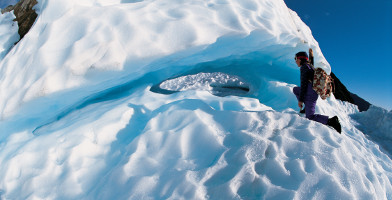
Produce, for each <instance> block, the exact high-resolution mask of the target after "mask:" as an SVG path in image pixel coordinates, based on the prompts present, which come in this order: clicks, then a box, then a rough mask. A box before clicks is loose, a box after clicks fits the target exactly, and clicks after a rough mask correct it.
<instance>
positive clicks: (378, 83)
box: [284, 0, 392, 110]
mask: <svg viewBox="0 0 392 200" xmlns="http://www.w3.org/2000/svg"><path fill="white" fill-rule="evenodd" d="M284 1H285V3H286V5H287V6H288V7H289V8H290V9H292V10H294V11H295V12H297V14H298V15H299V16H300V17H301V19H302V21H304V22H305V23H306V24H307V25H308V26H309V27H310V29H311V30H312V33H313V36H314V38H315V39H316V40H317V41H318V43H319V45H320V48H321V50H322V52H323V54H324V56H325V57H326V59H327V60H328V62H329V63H330V64H331V67H332V71H333V72H334V73H335V74H336V76H337V77H338V78H339V79H340V81H341V82H342V83H343V84H344V85H345V86H346V87H347V89H348V90H349V91H350V92H352V93H355V94H357V95H358V96H360V97H362V98H364V99H365V100H367V101H369V102H370V103H371V104H374V105H376V106H380V107H383V108H386V109H388V110H391V109H392V0H373V1H365V0H344V1H342V0H328V1H325V0H284Z"/></svg>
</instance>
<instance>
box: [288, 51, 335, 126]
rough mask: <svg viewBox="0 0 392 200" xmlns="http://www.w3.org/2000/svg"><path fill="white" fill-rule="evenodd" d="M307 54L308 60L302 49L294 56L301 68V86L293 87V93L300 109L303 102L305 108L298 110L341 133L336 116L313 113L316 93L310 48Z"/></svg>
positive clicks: (316, 97)
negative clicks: (330, 116)
mask: <svg viewBox="0 0 392 200" xmlns="http://www.w3.org/2000/svg"><path fill="white" fill-rule="evenodd" d="M309 55H310V58H311V59H310V62H309V57H308V54H307V53H306V52H303V51H302V52H298V53H297V54H296V55H295V58H294V59H295V62H296V64H297V66H298V67H300V70H301V87H294V88H293V93H294V94H295V96H296V97H297V99H298V107H299V108H300V109H302V108H303V104H305V108H304V109H303V110H301V111H300V112H301V113H305V114H306V118H308V119H310V120H313V121H317V122H320V123H322V124H325V125H328V126H331V127H333V128H334V129H335V130H336V131H337V132H339V133H341V125H340V122H339V118H338V117H337V116H334V117H332V118H328V116H325V115H320V114H315V109H316V102H317V99H318V94H317V93H316V92H315V91H314V90H313V88H312V86H313V76H314V71H313V67H312V66H311V62H313V51H312V49H309Z"/></svg>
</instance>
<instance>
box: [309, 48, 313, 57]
mask: <svg viewBox="0 0 392 200" xmlns="http://www.w3.org/2000/svg"><path fill="white" fill-rule="evenodd" d="M309 56H312V57H313V49H312V48H309Z"/></svg>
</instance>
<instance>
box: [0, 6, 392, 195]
mask: <svg viewBox="0 0 392 200" xmlns="http://www.w3.org/2000/svg"><path fill="white" fill-rule="evenodd" d="M36 8H37V10H38V12H39V16H38V18H37V21H36V23H35V24H34V26H33V27H32V29H31V30H30V32H29V33H28V34H27V35H26V36H25V37H24V38H23V39H22V40H21V41H20V42H19V43H18V44H17V45H16V46H15V47H13V48H12V49H11V50H10V51H9V52H8V51H7V50H4V51H5V52H6V53H8V54H7V55H6V56H5V57H4V58H2V60H1V62H0V96H1V98H0V116H1V118H0V120H1V121H0V133H1V134H0V163H1V164H0V198H2V199H312V198H313V199H391V198H392V186H391V178H392V161H391V159H390V157H388V155H389V154H388V152H386V151H387V150H385V149H382V148H380V147H379V144H378V143H377V141H376V142H374V141H373V140H369V139H368V138H367V137H366V134H364V133H363V132H361V130H362V131H366V130H367V129H365V128H370V130H375V129H376V128H374V127H371V126H369V124H366V123H364V121H367V119H370V120H373V121H374V120H376V119H378V118H377V117H375V114H373V113H371V112H367V113H366V114H364V113H359V112H358V109H357V107H356V106H354V105H351V104H348V103H344V102H340V101H338V100H336V99H334V97H332V98H330V99H328V100H326V101H321V100H320V101H319V102H318V107H317V108H316V112H318V113H323V114H326V115H329V116H333V115H338V116H339V118H340V119H341V122H342V126H343V132H342V135H339V134H338V133H337V132H335V131H334V130H332V129H331V128H329V127H327V126H324V125H322V124H319V123H316V122H312V121H309V120H307V119H305V118H304V117H302V116H299V115H298V114H297V111H296V110H297V106H296V104H297V102H296V99H295V97H294V95H293V94H292V93H291V90H292V88H293V87H294V86H295V84H296V85H298V84H299V80H298V79H299V70H298V68H297V67H296V66H295V63H294V61H293V56H294V54H295V53H296V52H298V51H301V50H302V51H303V50H305V51H306V50H307V49H308V48H309V47H311V48H313V49H314V51H315V53H316V55H315V60H316V66H318V67H322V68H324V69H325V70H326V71H327V72H330V71H331V67H330V66H329V64H328V62H327V61H326V60H325V58H324V56H323V55H322V53H321V50H320V48H319V47H318V44H317V41H316V40H315V39H314V38H313V36H312V35H311V31H310V29H309V28H308V27H307V26H306V25H305V24H304V23H303V22H302V21H301V20H300V19H299V17H298V16H297V15H296V13H295V12H293V11H290V10H289V9H288V8H287V7H286V5H285V4H284V2H283V1H281V0H258V1H251V0H209V1H182V0H159V1H158V0H145V1H143V0H136V1H135V0H121V1H120V0H95V1H94V0H85V1H61V0H41V1H39V4H38V5H37V6H36ZM10 15H11V14H8V15H7V16H8V17H4V15H2V16H1V18H0V19H2V20H3V21H4V24H8V25H9V24H10V23H11V20H12V17H9V16H10ZM0 33H1V34H3V33H4V34H8V35H10V38H12V37H14V36H15V32H13V31H11V30H5V29H0ZM1 44H2V45H4V46H6V47H8V49H9V47H11V46H10V45H9V43H6V42H2V43H1ZM5 49H7V48H5ZM4 55H5V54H4ZM372 109H378V108H372ZM372 109H370V111H372ZM381 110H382V109H381ZM382 112H383V111H382ZM382 112H381V113H382ZM375 113H378V114H379V113H380V112H375ZM382 114H383V115H384V116H386V117H385V119H386V120H383V121H380V123H381V124H383V126H382V127H383V128H382V129H380V131H379V132H378V133H380V134H381V135H383V136H385V137H388V135H389V134H390V133H391V126H390V120H388V119H389V118H390V113H385V112H384V113H382ZM356 127H358V128H359V129H358V128H356ZM364 127H365V128H364Z"/></svg>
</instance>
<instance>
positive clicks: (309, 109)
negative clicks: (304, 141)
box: [305, 99, 328, 124]
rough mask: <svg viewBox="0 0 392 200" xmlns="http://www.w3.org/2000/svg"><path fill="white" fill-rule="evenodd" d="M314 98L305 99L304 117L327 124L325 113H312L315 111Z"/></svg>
mask: <svg viewBox="0 0 392 200" xmlns="http://www.w3.org/2000/svg"><path fill="white" fill-rule="evenodd" d="M316 102H317V99H316V100H313V101H312V100H310V101H305V106H306V110H305V113H306V118H308V119H310V120H313V121H316V122H320V123H322V124H327V123H328V116H325V115H319V114H314V113H315V111H316Z"/></svg>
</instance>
